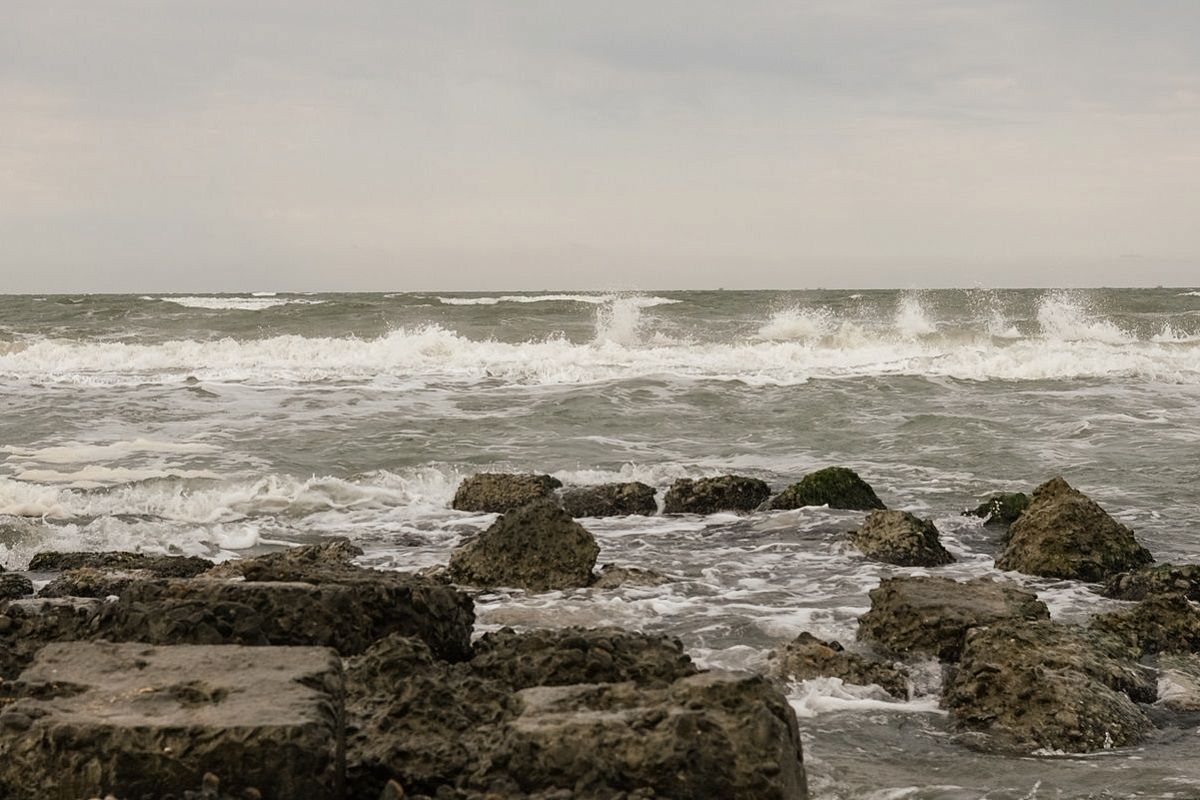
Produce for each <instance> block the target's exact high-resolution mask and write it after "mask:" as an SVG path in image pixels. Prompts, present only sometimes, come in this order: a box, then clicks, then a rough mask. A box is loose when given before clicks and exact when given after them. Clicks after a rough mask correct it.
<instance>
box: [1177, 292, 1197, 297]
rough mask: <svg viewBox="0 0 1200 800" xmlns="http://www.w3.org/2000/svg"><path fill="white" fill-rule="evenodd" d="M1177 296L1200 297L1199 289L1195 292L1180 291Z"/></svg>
mask: <svg viewBox="0 0 1200 800" xmlns="http://www.w3.org/2000/svg"><path fill="white" fill-rule="evenodd" d="M1178 296H1179V297H1200V291H1195V292H1180V293H1179V295H1178Z"/></svg>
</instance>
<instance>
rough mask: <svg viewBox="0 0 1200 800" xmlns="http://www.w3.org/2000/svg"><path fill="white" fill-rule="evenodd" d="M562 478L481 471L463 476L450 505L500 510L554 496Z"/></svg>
mask: <svg viewBox="0 0 1200 800" xmlns="http://www.w3.org/2000/svg"><path fill="white" fill-rule="evenodd" d="M561 487H562V481H560V480H559V479H558V478H553V477H551V476H549V475H532V474H520V473H511V472H481V473H479V474H477V475H472V476H471V477H469V478H467V479H466V480H464V481H463V482H462V483H460V484H459V486H458V490H457V491H456V492H455V493H454V501H453V502H452V503H451V504H450V507H451V508H454V509H456V510H458V511H475V512H484V513H495V514H503V513H505V512H507V511H512V510H513V509H517V508H520V507H521V506H523V505H527V504H529V503H532V502H534V501H535V500H545V499H548V498H551V497H553V495H554V490H555V489H558V488H561Z"/></svg>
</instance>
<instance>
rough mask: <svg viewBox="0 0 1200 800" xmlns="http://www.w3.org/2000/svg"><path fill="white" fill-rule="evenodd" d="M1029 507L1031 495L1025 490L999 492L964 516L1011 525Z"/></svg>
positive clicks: (987, 522) (987, 523) (991, 522)
mask: <svg viewBox="0 0 1200 800" xmlns="http://www.w3.org/2000/svg"><path fill="white" fill-rule="evenodd" d="M1028 507H1029V495H1027V494H1025V493H1024V492H998V493H997V494H994V495H992V496H991V497H989V498H988V499H987V500H984V501H983V502H982V503H980V504H979V505H978V506H976V507H975V508H973V509H971V510H970V511H964V512H963V516H964V517H979V518H980V519H982V520H983V523H984V524H985V525H1011V524H1013V523H1014V522H1016V521H1017V517H1019V516H1021V512H1023V511H1024V510H1025V509H1026V508H1028Z"/></svg>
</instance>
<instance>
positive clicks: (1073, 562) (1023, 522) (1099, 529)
mask: <svg viewBox="0 0 1200 800" xmlns="http://www.w3.org/2000/svg"><path fill="white" fill-rule="evenodd" d="M1153 560H1154V559H1153V557H1152V556H1151V555H1150V551H1149V550H1147V549H1146V548H1144V547H1142V546H1141V545H1140V544H1138V542H1137V540H1136V539H1135V538H1134V537H1133V531H1131V530H1130V529H1129V528H1127V527H1125V526H1124V525H1122V524H1121V523H1119V522H1117V521H1116V520H1115V519H1113V518H1112V517H1110V516H1109V515H1108V514H1107V513H1106V512H1105V511H1104V509H1102V508H1101V507H1100V506H1099V505H1097V504H1096V503H1095V502H1094V501H1092V500H1091V499H1090V498H1088V497H1087V496H1086V495H1085V494H1083V493H1082V492H1079V491H1077V490H1075V489H1073V488H1071V486H1070V485H1069V484H1068V483H1067V482H1066V481H1065V480H1063V479H1062V478H1054V479H1052V480H1049V481H1047V482H1046V483H1043V484H1042V485H1041V486H1039V487H1038V488H1037V489H1035V490H1034V492H1033V500H1032V501H1031V502H1030V504H1029V507H1028V508H1027V509H1025V511H1024V512H1023V513H1022V514H1021V516H1020V517H1018V518H1017V521H1016V522H1014V523H1013V524H1012V525H1011V526H1010V527H1009V529H1008V541H1007V544H1006V545H1005V548H1004V552H1002V553H1001V554H1000V557H999V558H997V559H996V567H997V568H998V569H1004V570H1016V571H1018V572H1024V573H1027V574H1030V575H1044V576H1046V577H1050V578H1072V579H1074V580H1081V581H1102V580H1104V579H1105V578H1107V577H1109V576H1110V575H1114V574H1116V573H1118V572H1122V571H1124V570H1131V569H1136V568H1138V567H1141V566H1143V565H1145V564H1149V563H1150V562H1151V561H1153Z"/></svg>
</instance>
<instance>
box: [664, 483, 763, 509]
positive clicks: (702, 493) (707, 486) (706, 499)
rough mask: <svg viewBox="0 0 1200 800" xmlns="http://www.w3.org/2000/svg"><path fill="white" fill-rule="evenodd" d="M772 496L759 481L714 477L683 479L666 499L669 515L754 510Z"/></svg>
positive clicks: (669, 491) (675, 484)
mask: <svg viewBox="0 0 1200 800" xmlns="http://www.w3.org/2000/svg"><path fill="white" fill-rule="evenodd" d="M770 496H771V489H770V487H768V486H767V484H766V483H765V482H763V481H761V480H759V479H758V478H747V477H744V476H741V475H720V476H717V477H715V478H700V479H698V480H693V479H691V478H680V479H679V480H677V481H675V482H674V483H672V484H671V488H670V489H668V490H667V496H666V497H665V498H664V501H663V502H664V505H663V510H664V511H665V512H666V513H668V514H715V513H717V512H718V511H753V510H755V509H756V508H758V507H759V506H761V505H762V504H763V503H765V502H766V500H767V498H769V497H770Z"/></svg>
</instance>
